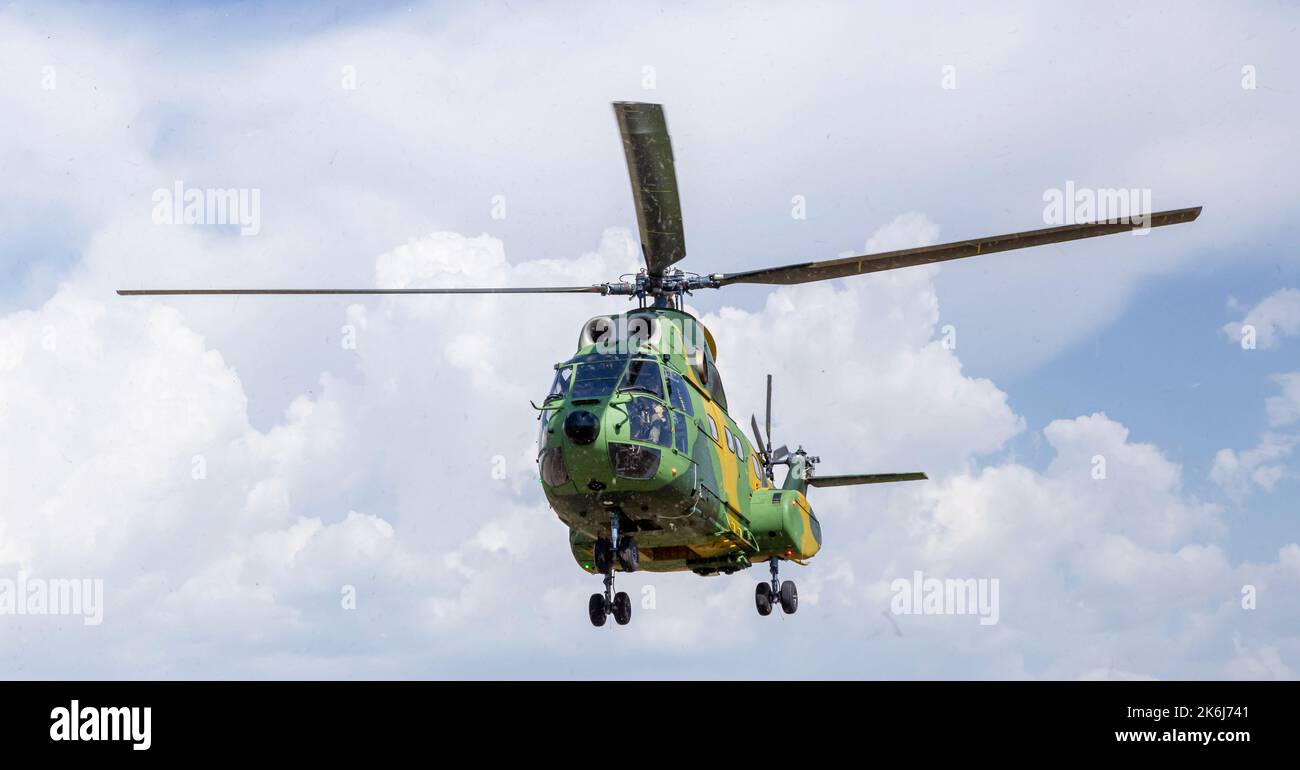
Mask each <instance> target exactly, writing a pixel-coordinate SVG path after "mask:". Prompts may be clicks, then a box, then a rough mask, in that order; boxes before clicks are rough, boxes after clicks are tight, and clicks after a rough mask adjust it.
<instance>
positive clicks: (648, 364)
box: [619, 359, 664, 396]
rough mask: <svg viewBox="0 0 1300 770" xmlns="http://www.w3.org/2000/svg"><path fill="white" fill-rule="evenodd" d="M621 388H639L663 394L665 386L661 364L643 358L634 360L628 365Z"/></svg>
mask: <svg viewBox="0 0 1300 770" xmlns="http://www.w3.org/2000/svg"><path fill="white" fill-rule="evenodd" d="M619 390H639V391H641V392H643V393H653V394H654V395H656V396H662V395H663V394H664V388H663V383H662V382H661V381H660V379H659V364H657V363H655V362H654V361H646V360H643V359H637V360H635V361H633V362H632V363H631V364H629V365H628V367H627V375H626V376H624V377H623V386H622V387H621V388H619Z"/></svg>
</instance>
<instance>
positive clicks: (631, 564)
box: [618, 536, 641, 572]
mask: <svg viewBox="0 0 1300 770" xmlns="http://www.w3.org/2000/svg"><path fill="white" fill-rule="evenodd" d="M618 563H619V566H621V567H622V568H623V571H624V572H636V570H637V567H640V566H641V551H640V549H639V548H637V547H636V538H634V537H631V536H628V537H621V538H619V539H618Z"/></svg>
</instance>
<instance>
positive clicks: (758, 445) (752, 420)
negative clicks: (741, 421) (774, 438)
mask: <svg viewBox="0 0 1300 770" xmlns="http://www.w3.org/2000/svg"><path fill="white" fill-rule="evenodd" d="M749 427H751V428H753V429H754V449H755V450H756V451H757V452H758V456H759V457H761V458H762V459H763V464H764V465H767V464H768V460H769V459H770V458H769V457H768V454H767V449H766V445H767V442H766V441H764V440H763V431H761V430H759V429H758V418H757V417H755V416H754V415H752V414H751V415H750V416H749Z"/></svg>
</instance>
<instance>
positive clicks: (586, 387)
mask: <svg viewBox="0 0 1300 770" xmlns="http://www.w3.org/2000/svg"><path fill="white" fill-rule="evenodd" d="M625 363H626V360H624V359H611V360H605V361H592V362H591V363H587V364H581V365H580V366H578V371H577V373H576V374H574V375H573V387H572V388H571V389H570V390H569V398H598V397H600V396H608V395H609V394H610V393H611V392H613V390H614V386H615V385H616V384H618V378H619V376H620V375H622V374H623V366H624V364H625Z"/></svg>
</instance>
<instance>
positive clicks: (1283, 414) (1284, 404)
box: [1264, 372, 1300, 427]
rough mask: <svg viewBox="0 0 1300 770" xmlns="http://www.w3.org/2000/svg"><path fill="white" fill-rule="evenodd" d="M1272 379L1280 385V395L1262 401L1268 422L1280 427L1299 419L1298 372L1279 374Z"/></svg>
mask: <svg viewBox="0 0 1300 770" xmlns="http://www.w3.org/2000/svg"><path fill="white" fill-rule="evenodd" d="M1273 381H1274V382H1276V383H1277V384H1278V385H1281V386H1282V395H1280V396H1269V397H1268V398H1267V399H1265V401H1264V409H1265V411H1267V412H1268V422H1269V424H1270V425H1273V426H1275V427H1280V426H1284V425H1291V424H1292V423H1295V422H1297V421H1300V372H1290V373H1288V374H1279V375H1276V376H1274V377H1273Z"/></svg>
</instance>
